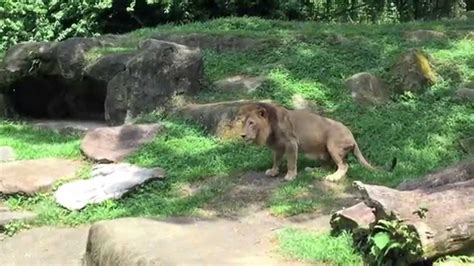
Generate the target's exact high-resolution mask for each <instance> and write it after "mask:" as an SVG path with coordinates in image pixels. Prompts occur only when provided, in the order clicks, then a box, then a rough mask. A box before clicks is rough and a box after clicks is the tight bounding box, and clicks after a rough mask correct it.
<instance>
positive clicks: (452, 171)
mask: <svg viewBox="0 0 474 266" xmlns="http://www.w3.org/2000/svg"><path fill="white" fill-rule="evenodd" d="M473 178H474V160H473V159H471V160H465V161H461V162H459V163H456V164H455V165H453V166H451V167H448V168H444V169H438V170H436V171H433V172H432V173H429V174H427V175H425V176H424V177H422V178H417V179H412V180H408V181H404V182H402V183H401V184H400V185H398V187H397V189H398V190H412V189H416V188H422V187H424V188H433V187H439V186H443V185H445V184H450V183H455V182H460V181H466V180H469V179H473Z"/></svg>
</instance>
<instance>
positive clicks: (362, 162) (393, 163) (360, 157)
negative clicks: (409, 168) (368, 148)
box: [353, 143, 397, 172]
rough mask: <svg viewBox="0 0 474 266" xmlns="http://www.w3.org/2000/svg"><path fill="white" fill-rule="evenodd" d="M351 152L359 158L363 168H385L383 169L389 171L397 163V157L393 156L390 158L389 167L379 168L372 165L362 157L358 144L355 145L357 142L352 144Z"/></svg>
mask: <svg viewBox="0 0 474 266" xmlns="http://www.w3.org/2000/svg"><path fill="white" fill-rule="evenodd" d="M353 153H354V156H355V157H356V158H357V160H359V162H360V164H362V165H363V166H364V167H365V168H367V169H370V170H382V171H383V170H385V171H389V172H391V171H392V170H393V169H394V168H395V166H396V165H397V158H396V157H394V158H393V159H392V163H391V165H390V166H389V167H385V168H380V167H374V166H372V165H371V164H370V163H369V162H368V161H367V160H366V159H365V157H364V155H362V152H361V151H360V149H359V145H357V143H356V144H355V146H354V149H353Z"/></svg>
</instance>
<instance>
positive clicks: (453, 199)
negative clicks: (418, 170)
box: [331, 161, 474, 261]
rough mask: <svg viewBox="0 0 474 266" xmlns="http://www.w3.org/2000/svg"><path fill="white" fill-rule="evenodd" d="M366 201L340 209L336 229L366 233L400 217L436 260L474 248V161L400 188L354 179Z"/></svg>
mask: <svg viewBox="0 0 474 266" xmlns="http://www.w3.org/2000/svg"><path fill="white" fill-rule="evenodd" d="M354 186H355V187H356V189H357V190H358V192H359V193H360V194H361V196H362V199H363V203H359V204H357V205H355V206H353V207H350V208H348V209H345V210H341V211H339V212H337V213H335V214H334V215H333V217H332V219H331V225H332V227H333V228H334V229H339V228H344V229H348V230H351V231H352V232H355V233H358V234H360V232H361V231H363V230H367V229H366V228H367V227H369V228H372V225H373V224H375V222H376V221H378V220H381V219H393V218H395V219H397V220H399V221H402V222H404V223H406V224H408V225H411V227H412V228H414V229H415V231H416V232H417V234H418V236H419V239H420V242H421V247H422V251H423V253H422V255H421V256H420V257H418V258H415V261H421V260H425V259H432V258H436V257H439V256H442V255H446V254H450V253H453V252H456V251H462V250H465V249H468V248H472V247H473V246H474V161H465V162H461V163H458V164H456V165H454V166H452V167H449V168H447V169H443V170H440V171H436V172H433V173H430V174H428V175H427V176H425V177H424V178H422V179H421V181H418V182H407V183H405V184H404V185H401V186H400V188H402V189H412V190H405V191H400V190H396V189H391V188H387V187H383V186H376V185H367V184H363V183H362V182H359V181H356V182H354Z"/></svg>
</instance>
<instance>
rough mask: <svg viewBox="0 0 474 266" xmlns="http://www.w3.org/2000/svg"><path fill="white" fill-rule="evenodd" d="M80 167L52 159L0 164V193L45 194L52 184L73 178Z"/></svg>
mask: <svg viewBox="0 0 474 266" xmlns="http://www.w3.org/2000/svg"><path fill="white" fill-rule="evenodd" d="M81 166H82V163H81V162H80V161H73V160H65V159H53V158H47V159H37V160H23V161H13V162H6V163H0V192H1V193H4V194H15V193H26V194H34V193H38V192H47V191H49V190H50V189H51V186H52V185H53V184H54V182H56V181H58V180H65V179H71V178H75V177H76V172H77V171H78V170H79V169H80V167H81Z"/></svg>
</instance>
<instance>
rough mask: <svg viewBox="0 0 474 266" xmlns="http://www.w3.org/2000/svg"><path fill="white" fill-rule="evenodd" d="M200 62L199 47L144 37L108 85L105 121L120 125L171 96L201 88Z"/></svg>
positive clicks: (163, 102) (165, 101)
mask: <svg viewBox="0 0 474 266" xmlns="http://www.w3.org/2000/svg"><path fill="white" fill-rule="evenodd" d="M202 77H203V61H202V56H201V52H200V50H199V49H197V48H196V49H191V48H188V47H186V46H183V45H179V44H175V43H170V42H164V41H158V40H145V41H143V42H142V43H140V45H139V52H138V53H137V54H136V55H134V56H133V57H132V58H131V59H130V60H129V61H128V62H127V65H126V71H122V72H119V73H118V74H117V75H116V76H114V77H113V78H112V79H111V80H110V81H109V83H108V85H107V97H106V100H105V110H106V120H107V121H110V122H111V124H119V123H121V122H123V121H125V118H126V117H136V116H137V115H139V114H141V113H147V112H151V111H153V110H154V109H155V108H156V107H157V106H164V105H166V103H167V102H168V101H169V100H170V99H171V97H173V96H176V95H178V94H183V93H186V92H189V93H194V92H197V91H198V90H199V89H200V81H201V79H202Z"/></svg>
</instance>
